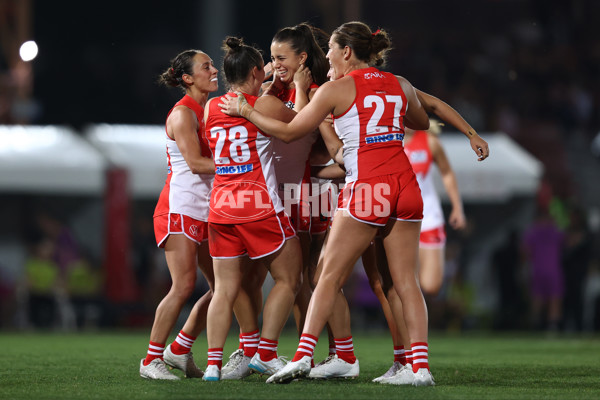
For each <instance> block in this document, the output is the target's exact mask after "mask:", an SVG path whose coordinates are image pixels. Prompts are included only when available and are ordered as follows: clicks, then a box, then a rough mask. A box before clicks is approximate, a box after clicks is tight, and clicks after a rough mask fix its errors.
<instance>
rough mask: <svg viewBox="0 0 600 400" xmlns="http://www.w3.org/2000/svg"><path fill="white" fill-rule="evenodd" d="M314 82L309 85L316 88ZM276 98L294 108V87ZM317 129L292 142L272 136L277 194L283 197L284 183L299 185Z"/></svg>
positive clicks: (308, 166)
mask: <svg viewBox="0 0 600 400" xmlns="http://www.w3.org/2000/svg"><path fill="white" fill-rule="evenodd" d="M318 87H319V86H318V85H316V84H314V83H313V84H312V85H311V86H310V88H311V89H313V88H318ZM277 98H278V99H279V100H281V101H283V103H284V104H285V105H286V107H288V108H290V109H292V110H293V109H294V106H295V99H296V89H285V90H284V91H283V92H281V93H280V94H278V95H277ZM318 134H319V131H318V130H315V131H314V132H313V133H310V134H308V135H306V136H304V137H303V138H302V139H299V140H295V141H293V142H292V143H285V142H284V141H283V140H280V139H277V138H275V137H274V138H272V139H271V140H272V143H273V157H274V158H273V159H274V161H275V175H276V176H277V185H278V189H279V196H280V197H281V198H283V189H284V186H283V185H284V184H286V183H293V184H296V185H300V184H301V183H302V180H303V178H304V176H305V173H306V169H307V168H308V169H309V171H310V164H309V163H308V159H309V155H310V149H311V148H312V145H313V143H314V142H315V140H316V139H317V135H318ZM309 174H310V172H309Z"/></svg>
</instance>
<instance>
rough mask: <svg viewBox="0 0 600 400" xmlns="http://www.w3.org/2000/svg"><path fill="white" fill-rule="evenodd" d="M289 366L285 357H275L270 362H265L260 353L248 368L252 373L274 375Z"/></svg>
mask: <svg viewBox="0 0 600 400" xmlns="http://www.w3.org/2000/svg"><path fill="white" fill-rule="evenodd" d="M286 364H287V360H286V359H285V357H283V356H282V357H275V358H274V359H272V360H269V361H263V360H262V359H261V358H260V355H259V354H258V352H257V353H256V354H255V355H254V357H252V360H251V361H250V365H249V366H248V367H249V368H250V369H251V370H252V371H254V372H258V373H259V374H262V375H273V374H274V373H276V372H277V371H279V370H281V369H282V368H283V367H285V365H286Z"/></svg>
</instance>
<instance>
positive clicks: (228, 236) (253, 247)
mask: <svg viewBox="0 0 600 400" xmlns="http://www.w3.org/2000/svg"><path fill="white" fill-rule="evenodd" d="M208 231H209V234H208V249H209V251H210V255H211V256H212V258H237V257H242V256H244V255H246V254H247V255H248V257H250V258H252V259H255V258H261V257H264V256H268V255H269V254H273V253H275V252H276V251H277V250H279V249H280V248H281V246H283V243H284V242H285V241H286V240H287V239H290V238H293V237H294V236H296V232H295V231H294V228H293V227H292V225H291V222H290V219H289V218H288V216H287V215H286V213H285V212H283V211H282V212H280V213H279V214H277V215H275V216H273V217H269V218H266V219H262V220H260V221H253V222H246V223H244V224H215V223H212V222H209V223H208Z"/></svg>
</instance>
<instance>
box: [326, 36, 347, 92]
mask: <svg viewBox="0 0 600 400" xmlns="http://www.w3.org/2000/svg"><path fill="white" fill-rule="evenodd" d="M335 38H336V35H331V38H329V51H327V59H328V60H329V72H328V73H327V76H328V77H329V79H330V80H332V81H334V80H336V79H339V78H341V77H343V76H344V67H345V63H344V49H343V48H341V47H340V45H339V44H338V43H337V42H336V41H335Z"/></svg>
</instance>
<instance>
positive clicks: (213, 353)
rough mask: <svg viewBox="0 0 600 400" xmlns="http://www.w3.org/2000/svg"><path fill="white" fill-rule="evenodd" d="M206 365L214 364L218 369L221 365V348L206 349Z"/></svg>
mask: <svg viewBox="0 0 600 400" xmlns="http://www.w3.org/2000/svg"><path fill="white" fill-rule="evenodd" d="M206 365H216V366H217V367H219V370H220V369H221V367H222V366H223V348H222V347H220V348H217V347H215V348H214V349H208V362H207V363H206Z"/></svg>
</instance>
